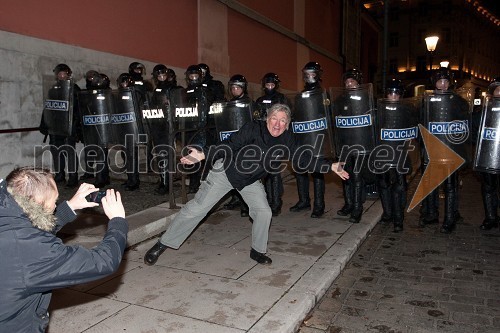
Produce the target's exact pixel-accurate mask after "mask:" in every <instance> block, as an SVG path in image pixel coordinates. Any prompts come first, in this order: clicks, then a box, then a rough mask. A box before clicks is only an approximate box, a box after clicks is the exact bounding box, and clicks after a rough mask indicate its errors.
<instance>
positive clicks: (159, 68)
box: [151, 64, 168, 79]
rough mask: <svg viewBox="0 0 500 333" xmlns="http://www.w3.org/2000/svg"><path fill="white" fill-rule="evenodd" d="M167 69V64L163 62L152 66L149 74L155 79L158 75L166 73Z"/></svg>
mask: <svg viewBox="0 0 500 333" xmlns="http://www.w3.org/2000/svg"><path fill="white" fill-rule="evenodd" d="M167 70H168V68H167V66H165V65H163V64H158V65H156V66H155V67H154V68H153V72H152V73H151V75H153V77H154V78H155V79H157V78H158V75H160V74H167Z"/></svg>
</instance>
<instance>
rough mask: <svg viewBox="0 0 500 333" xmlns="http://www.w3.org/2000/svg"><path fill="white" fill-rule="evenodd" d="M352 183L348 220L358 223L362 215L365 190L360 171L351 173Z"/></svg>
mask: <svg viewBox="0 0 500 333" xmlns="http://www.w3.org/2000/svg"><path fill="white" fill-rule="evenodd" d="M352 184H353V187H352V188H353V200H352V204H353V209H352V212H351V217H350V218H349V222H352V223H359V221H360V220H361V215H363V193H364V192H365V182H364V179H363V175H362V173H361V172H359V173H357V172H354V173H353V174H352Z"/></svg>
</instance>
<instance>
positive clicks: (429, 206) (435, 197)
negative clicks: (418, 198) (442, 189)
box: [418, 187, 439, 227]
mask: <svg viewBox="0 0 500 333" xmlns="http://www.w3.org/2000/svg"><path fill="white" fill-rule="evenodd" d="M438 204H439V187H438V188H436V189H435V190H434V191H432V192H431V193H429V195H427V196H426V197H425V198H424V200H423V201H422V211H421V214H420V219H419V221H418V224H419V226H420V227H425V226H426V225H428V224H437V223H439V210H438V207H439V206H438Z"/></svg>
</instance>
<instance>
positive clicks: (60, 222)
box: [0, 167, 128, 332]
mask: <svg viewBox="0 0 500 333" xmlns="http://www.w3.org/2000/svg"><path fill="white" fill-rule="evenodd" d="M97 191H98V188H96V187H94V185H91V184H86V183H83V184H81V185H80V187H79V188H78V191H77V192H76V194H75V195H74V196H73V197H72V198H71V199H70V200H68V201H64V202H63V203H61V204H60V205H58V206H57V207H56V200H57V198H58V196H59V193H58V190H57V187H56V183H55V181H54V178H53V176H52V174H51V173H50V171H49V170H46V169H39V168H33V167H22V168H17V169H15V170H13V171H12V172H11V173H10V174H9V175H8V176H7V178H6V180H5V181H3V180H1V181H0V252H1V253H2V255H1V256H0V267H1V270H0V281H2V283H1V284H0V294H1V295H2V302H1V303H0V331H2V332H44V331H45V329H46V327H47V325H48V323H49V314H48V312H47V309H48V306H49V302H50V298H51V295H52V289H56V288H64V287H68V286H72V285H75V284H79V283H86V282H90V281H93V280H97V279H99V278H102V277H104V276H106V275H109V274H111V273H113V272H115V271H116V270H117V269H118V266H119V264H120V262H121V260H122V256H123V251H124V250H125V246H126V243H127V232H128V223H127V221H126V220H125V210H124V207H123V204H122V202H121V197H120V193H119V192H115V191H114V190H107V191H106V195H105V196H104V197H102V207H103V209H104V213H105V214H106V216H107V217H108V218H109V223H108V229H107V231H106V234H105V235H104V238H103V240H102V242H101V243H100V244H99V245H97V246H95V247H94V248H92V249H87V248H84V247H83V246H80V245H71V246H69V245H64V244H63V242H62V240H61V239H60V238H58V237H56V236H55V233H56V232H57V231H59V230H60V229H61V228H62V227H63V226H64V225H65V224H67V223H69V222H71V221H73V220H74V219H75V218H76V213H75V211H76V210H78V209H82V208H88V207H97V206H99V203H97V202H93V201H88V200H87V198H86V197H88V196H89V195H90V194H91V193H94V192H97Z"/></svg>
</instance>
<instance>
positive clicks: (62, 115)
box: [43, 75, 74, 136]
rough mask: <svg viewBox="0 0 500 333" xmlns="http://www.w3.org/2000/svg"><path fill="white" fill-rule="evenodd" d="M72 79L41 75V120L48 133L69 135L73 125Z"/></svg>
mask: <svg viewBox="0 0 500 333" xmlns="http://www.w3.org/2000/svg"><path fill="white" fill-rule="evenodd" d="M73 87H74V85H73V80H63V81H59V80H58V81H54V76H52V75H51V76H48V75H46V76H44V77H43V96H44V108H43V120H44V122H45V125H46V126H47V128H48V131H49V134H52V135H62V136H70V135H71V134H72V133H71V130H72V126H73V102H74V101H73Z"/></svg>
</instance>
